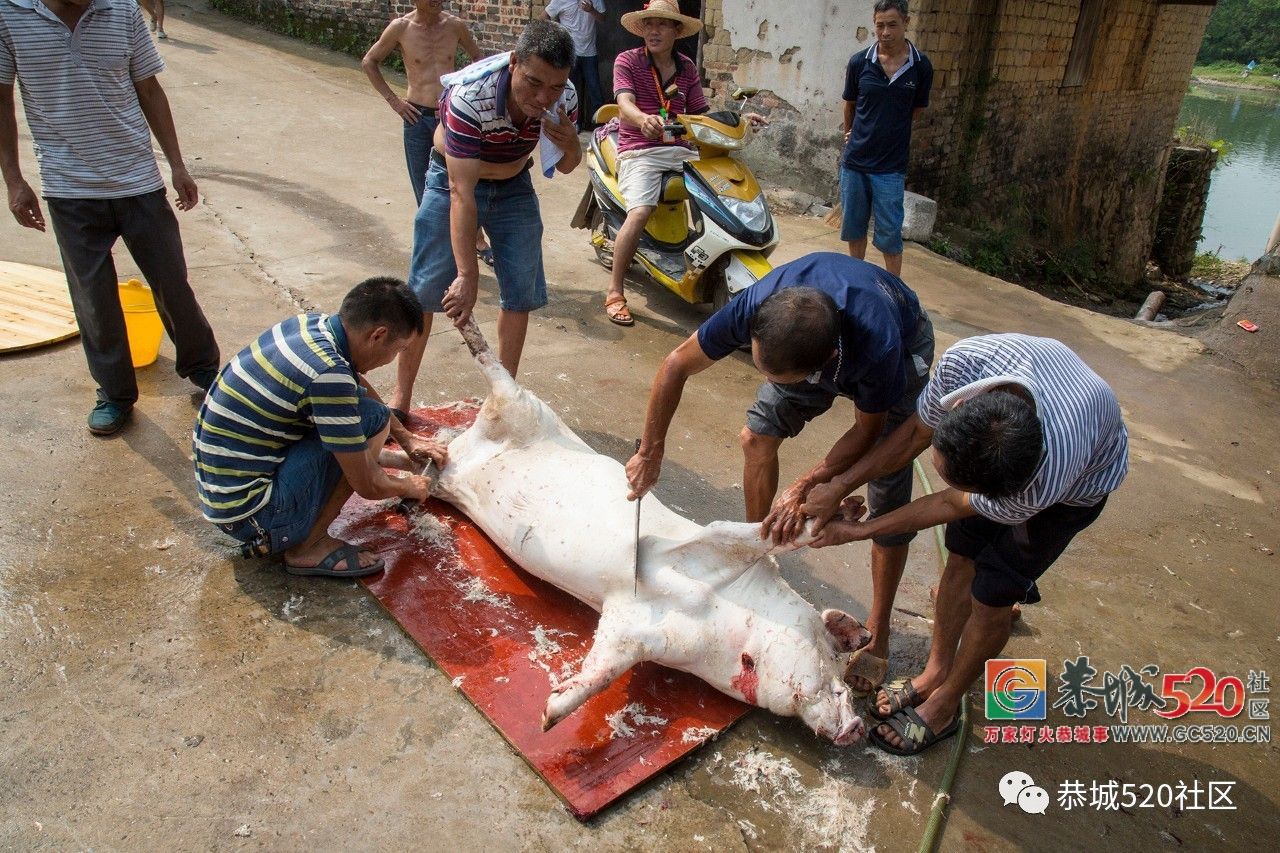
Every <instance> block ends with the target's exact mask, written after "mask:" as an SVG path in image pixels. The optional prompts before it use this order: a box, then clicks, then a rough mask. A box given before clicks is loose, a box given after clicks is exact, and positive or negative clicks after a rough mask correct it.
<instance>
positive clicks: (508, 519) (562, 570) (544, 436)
mask: <svg viewBox="0 0 1280 853" xmlns="http://www.w3.org/2000/svg"><path fill="white" fill-rule="evenodd" d="M463 336H464V338H466V341H467V345H468V346H469V347H470V348H471V351H472V354H473V355H474V356H475V358H476V361H477V363H478V364H479V366H480V369H481V371H482V372H483V373H484V375H485V378H486V379H487V380H488V382H489V386H490V393H489V396H488V398H487V399H486V400H485V403H484V405H483V406H482V407H481V409H480V412H479V414H478V415H477V417H476V422H475V425H474V426H472V427H471V428H470V429H469V430H467V431H466V432H464V433H463V434H462V435H460V436H458V437H457V438H456V439H455V440H454V441H453V442H452V443H451V444H450V445H449V463H448V465H446V466H445V468H444V470H443V471H441V472H440V479H439V481H438V482H437V484H436V486H435V489H434V491H433V494H435V495H436V496H437V497H440V498H442V499H444V500H446V501H448V502H449V503H451V504H453V505H455V506H457V507H458V508H459V509H461V510H462V511H463V512H465V513H466V514H467V515H468V516H469V517H470V518H471V519H472V520H473V521H474V522H475V523H476V524H477V525H478V526H479V527H480V528H481V529H482V530H484V532H485V533H486V534H488V536H489V537H490V538H491V539H492V540H493V541H494V542H496V543H497V544H498V545H499V546H500V547H501V548H502V549H503V550H504V551H505V552H506V553H507V554H508V555H509V556H510V557H511V558H512V559H513V560H514V561H515V562H516V563H517V564H519V565H520V566H521V567H522V568H523V569H525V570H526V571H528V572H530V573H531V574H534V575H536V576H538V577H539V578H542V579H543V580H546V581H548V582H550V583H552V584H554V585H556V586H557V587H559V588H561V589H563V590H565V591H566V592H569V593H570V594H572V595H574V596H575V597H577V598H579V599H581V600H582V601H584V602H586V603H587V604H589V605H590V606H591V607H593V608H595V609H596V610H597V611H599V612H600V623H599V627H598V628H597V629H596V634H595V638H594V642H593V645H592V648H591V651H590V652H589V653H588V655H587V657H586V659H585V660H584V661H583V665H582V670H581V671H580V672H579V673H578V674H576V675H574V676H573V677H571V678H569V679H568V680H566V681H564V682H563V683H561V684H559V685H557V686H555V687H554V689H553V691H552V694H551V697H550V698H549V699H548V701H547V706H546V709H545V711H544V715H543V724H544V727H550V726H553V725H555V724H556V723H557V722H559V721H560V720H561V719H563V718H564V717H565V716H567V715H568V714H570V713H572V712H573V711H574V710H575V709H576V708H577V707H578V706H580V705H581V704H582V703H583V702H585V701H586V700H587V699H588V698H590V697H591V696H592V695H594V694H595V693H597V692H599V691H600V690H603V689H604V688H605V687H607V686H608V685H609V683H611V682H612V681H613V680H614V679H615V678H617V676H619V675H620V674H622V673H623V672H625V671H626V670H627V669H629V668H630V667H631V666H633V665H634V664H636V663H638V662H640V661H645V660H652V661H656V662H658V663H661V664H663V665H665V666H669V667H672V668H673V669H679V670H683V671H685V672H689V673H692V674H694V675H696V676H698V677H699V678H702V679H703V680H705V681H706V682H708V683H709V684H711V685H713V686H714V687H716V688H717V689H719V690H721V691H723V692H724V693H727V694H729V695H731V696H737V697H741V698H742V699H743V700H745V701H747V702H749V703H751V704H753V705H758V706H759V707H762V708H767V709H769V710H770V711H772V712H774V713H776V714H780V715H784V716H799V717H800V718H801V719H802V720H804V722H805V723H806V724H807V725H808V726H809V727H810V728H812V729H813V730H814V731H815V732H817V733H818V734H819V735H822V736H823V737H826V738H830V739H831V740H833V741H835V742H836V743H837V744H841V745H844V744H850V743H854V742H856V741H857V740H858V739H859V738H861V737H862V735H863V733H864V729H863V724H862V721H861V719H860V718H859V717H858V715H857V714H856V713H855V712H854V710H853V705H852V702H851V699H850V696H849V694H848V689H847V687H846V685H845V684H844V682H843V681H842V680H841V675H842V674H843V672H844V661H843V656H844V655H845V654H846V653H847V652H850V651H852V650H853V649H854V648H857V647H858V646H860V645H861V644H862V643H864V642H865V641H866V640H867V639H868V637H867V634H866V632H865V630H863V629H862V628H861V627H860V626H858V625H857V623H856V621H854V620H853V619H852V618H851V617H847V616H845V615H844V614H841V613H839V612H838V611H829V612H828V614H826V617H827V618H826V619H825V620H824V617H823V616H820V615H819V614H818V613H817V611H815V610H814V608H813V606H812V605H810V604H809V603H808V602H807V601H805V600H804V599H803V598H801V597H800V596H799V595H798V594H797V593H796V592H795V591H794V590H793V589H792V588H791V587H790V586H789V585H788V584H787V582H786V581H785V580H783V578H782V576H781V575H780V574H779V573H778V567H777V563H776V561H775V560H774V559H773V557H772V556H771V554H770V551H771V546H770V544H769V543H768V542H766V541H761V540H760V538H759V536H758V535H757V526H756V525H754V524H735V523H730V522H715V523H712V524H709V525H707V526H705V527H703V526H702V525H699V524H696V523H694V522H692V521H690V520H688V519H686V518H684V517H682V516H680V515H678V514H676V513H675V512H672V511H671V510H670V509H668V508H667V507H665V506H663V505H662V503H661V502H659V501H658V500H657V499H656V498H654V497H652V496H650V497H648V498H646V499H645V503H644V510H643V514H642V526H641V537H640V570H639V571H640V581H639V587H638V592H637V591H635V589H634V588H633V576H632V559H633V546H634V541H633V538H632V535H631V531H632V529H633V523H634V512H635V505H634V504H632V503H630V502H629V501H627V500H626V494H627V486H626V475H625V472H624V470H623V467H622V465H621V464H620V463H618V462H616V461H615V460H613V459H610V458H609V457H607V456H602V455H600V454H598V453H596V452H595V451H594V450H592V449H591V448H590V447H589V446H587V444H586V443H585V442H583V441H582V440H581V439H580V438H578V436H577V435H575V434H574V433H573V431H572V430H570V429H569V428H568V427H567V426H566V425H565V424H564V423H563V422H562V421H561V420H560V418H559V417H558V416H557V415H556V414H555V412H553V411H552V410H551V408H550V407H549V406H547V405H546V404H545V403H544V402H542V401H541V400H540V399H538V398H537V397H535V396H534V395H533V394H532V393H530V392H529V391H527V390H525V389H523V388H521V387H520V386H519V385H517V384H516V382H515V381H514V380H513V379H512V378H511V376H510V375H509V374H508V373H507V372H506V370H504V369H503V368H502V366H501V364H499V363H498V360H497V358H496V357H495V356H494V355H493V354H492V353H491V352H490V350H489V348H488V346H487V344H486V343H485V341H484V339H483V337H482V336H481V335H480V333H479V330H478V329H476V328H475V325H474V323H469V324H468V326H467V328H465V329H464V330H463ZM788 547H795V546H788Z"/></svg>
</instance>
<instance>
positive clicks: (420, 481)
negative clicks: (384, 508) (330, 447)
mask: <svg viewBox="0 0 1280 853" xmlns="http://www.w3.org/2000/svg"><path fill="white" fill-rule="evenodd" d="M333 455H334V458H335V459H337V460H338V467H339V468H341V469H342V475H343V476H344V477H345V478H346V480H347V482H348V483H349V484H350V485H351V488H352V489H354V490H355V493H356V494H357V495H359V496H360V497H362V498H364V499H365V500H370V501H378V500H382V499H383V498H413V499H414V500H425V499H426V498H427V496H428V493H429V491H430V485H429V484H428V483H427V481H426V480H425V479H424V478H423V477H418V476H414V475H409V476H407V477H393V476H391V475H390V474H388V473H387V472H386V471H384V470H382V466H381V465H379V464H378V460H377V458H376V457H375V456H374V454H373V449H372V448H369V447H366V448H365V449H364V450H358V451H351V452H348V453H335V454H333Z"/></svg>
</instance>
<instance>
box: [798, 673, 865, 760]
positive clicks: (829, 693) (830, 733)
mask: <svg viewBox="0 0 1280 853" xmlns="http://www.w3.org/2000/svg"><path fill="white" fill-rule="evenodd" d="M800 716H801V719H803V720H804V721H805V723H806V724H807V725H808V726H809V728H811V729H813V730H814V731H815V732H817V733H818V735H819V736H821V737H824V738H827V739H828V740H830V741H832V742H834V743H835V744H836V746H849V745H851V744H855V743H857V742H858V741H860V740H862V738H863V736H864V735H865V734H866V726H865V725H864V724H863V722H862V718H861V717H859V716H858V712H857V711H855V710H854V709H853V700H852V698H851V697H850V696H849V689H848V687H847V686H846V685H845V684H844V682H842V681H840V680H839V679H833V680H832V681H831V684H830V685H829V687H828V688H827V689H826V690H824V691H822V693H821V694H820V695H819V696H818V697H817V698H816V699H815V700H814V701H813V702H811V703H810V704H809V705H808V706H806V707H805V708H804V709H803V710H802V711H801V713H800Z"/></svg>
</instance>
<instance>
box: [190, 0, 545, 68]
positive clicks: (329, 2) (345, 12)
mask: <svg viewBox="0 0 1280 853" xmlns="http://www.w3.org/2000/svg"><path fill="white" fill-rule="evenodd" d="M211 3H212V5H213V7H214V8H215V9H217V10H218V11H220V12H222V13H224V14H227V15H231V16H232V17H236V18H241V19H244V20H248V21H253V22H254V23H257V24H260V25H262V26H264V27H266V28H268V29H271V30H275V31H276V32H279V33H284V34H285V35H290V36H295V37H297V38H301V39H304V40H306V41H310V42H313V43H315V44H323V45H325V46H326V47H332V48H334V49H336V50H341V51H343V52H344V53H349V54H351V55H352V56H363V55H364V52H365V51H366V50H368V49H369V46H370V45H371V44H373V43H374V41H376V40H377V38H378V35H379V34H380V33H381V32H382V30H383V28H385V27H386V25H387V23H388V22H389V21H390V20H391V19H392V18H395V17H399V16H400V15H403V14H405V13H407V12H410V11H412V9H413V3H412V2H406V0H211ZM544 8H546V2H545V0H454V2H452V3H450V4H449V6H448V7H447V9H448V11H450V12H451V13H453V14H455V15H457V16H458V17H460V18H462V19H463V20H464V21H466V22H467V24H468V25H469V26H470V27H471V32H472V34H473V35H474V36H475V37H476V41H477V42H479V44H480V49H481V50H483V51H484V52H485V53H497V52H498V51H502V50H510V49H511V48H512V47H513V46H514V45H515V41H516V38H517V37H518V36H519V35H520V33H521V31H522V30H524V25H525V24H526V23H528V22H529V20H530V19H532V18H533V17H535V16H539V15H541V14H542V10H543V9H544Z"/></svg>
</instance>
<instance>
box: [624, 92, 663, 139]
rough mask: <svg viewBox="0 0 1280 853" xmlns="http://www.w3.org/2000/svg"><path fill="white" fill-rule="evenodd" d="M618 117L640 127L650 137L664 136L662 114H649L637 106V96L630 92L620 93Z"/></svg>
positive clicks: (635, 126)
mask: <svg viewBox="0 0 1280 853" xmlns="http://www.w3.org/2000/svg"><path fill="white" fill-rule="evenodd" d="M618 118H619V119H620V120H621V121H622V122H624V123H626V124H629V125H631V126H632V127H634V128H638V129H639V130H640V132H641V133H643V134H644V135H645V136H647V137H649V138H650V139H658V138H659V137H661V136H662V116H655V115H649V114H648V113H646V112H644V111H643V110H641V109H640V108H639V107H637V106H636V96H635V95H633V94H631V93H630V92H622V93H620V94H619V95H618Z"/></svg>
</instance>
